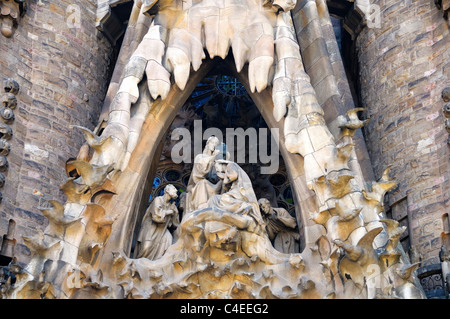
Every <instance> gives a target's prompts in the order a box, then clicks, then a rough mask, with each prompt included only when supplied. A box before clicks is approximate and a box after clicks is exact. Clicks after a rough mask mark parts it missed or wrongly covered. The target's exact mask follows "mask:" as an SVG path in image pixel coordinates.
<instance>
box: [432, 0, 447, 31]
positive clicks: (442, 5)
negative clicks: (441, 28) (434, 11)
mask: <svg viewBox="0 0 450 319" xmlns="http://www.w3.org/2000/svg"><path fill="white" fill-rule="evenodd" d="M434 4H435V5H436V7H437V8H438V9H439V10H441V11H442V12H443V13H444V14H443V18H444V19H445V20H446V21H447V24H449V25H450V20H449V11H450V0H434Z"/></svg>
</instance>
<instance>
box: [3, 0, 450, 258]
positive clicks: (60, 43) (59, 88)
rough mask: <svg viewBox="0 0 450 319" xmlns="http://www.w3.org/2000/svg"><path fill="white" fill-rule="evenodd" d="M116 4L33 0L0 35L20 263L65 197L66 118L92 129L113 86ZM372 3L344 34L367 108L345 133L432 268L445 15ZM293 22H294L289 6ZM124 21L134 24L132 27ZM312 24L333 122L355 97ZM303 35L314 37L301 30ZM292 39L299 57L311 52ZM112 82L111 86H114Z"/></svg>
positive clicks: (8, 225)
mask: <svg viewBox="0 0 450 319" xmlns="http://www.w3.org/2000/svg"><path fill="white" fill-rule="evenodd" d="M126 2H127V1H113V0H109V1H107V0H98V1H95V0H75V1H70V2H69V1H59V2H56V3H53V2H50V1H47V0H32V1H29V2H28V8H27V11H26V14H25V15H24V16H23V17H21V19H20V24H19V25H18V27H17V28H16V29H15V31H14V33H13V35H12V36H11V37H9V38H7V37H4V36H1V35H0V78H12V79H14V80H15V81H17V82H18V84H19V85H20V92H19V93H18V95H17V100H18V105H17V107H16V109H15V111H14V112H15V116H16V118H15V121H14V122H13V124H11V127H12V129H13V132H14V136H13V137H12V138H11V140H10V141H9V142H10V144H11V152H10V154H9V155H8V162H9V167H8V170H7V171H6V172H5V173H4V174H5V176H6V183H5V185H4V187H3V188H2V189H1V190H0V191H1V192H2V194H3V201H2V203H1V204H0V236H1V237H2V238H0V248H2V246H3V248H4V247H6V246H5V243H8V245H10V246H8V247H11V245H13V246H14V247H13V248H14V251H12V250H11V249H4V250H3V249H2V252H1V254H2V255H6V256H9V255H12V254H14V256H15V257H17V258H18V260H19V261H20V262H21V263H26V262H27V261H28V259H29V254H30V252H29V250H28V248H27V247H26V246H25V245H24V244H23V240H22V236H29V237H31V236H33V235H34V234H35V233H36V230H37V229H44V228H45V227H46V226H47V223H48V221H47V219H46V218H44V216H43V215H42V213H41V212H40V210H39V207H40V206H46V205H48V200H50V199H51V200H59V201H61V202H64V194H63V193H62V191H61V189H60V185H61V183H62V182H63V181H64V180H66V172H65V169H64V168H65V166H66V165H65V164H66V162H67V161H68V160H69V159H70V158H75V157H76V155H77V153H78V151H79V150H80V147H81V146H82V144H83V142H84V137H83V136H82V133H81V132H80V131H79V130H72V129H70V128H69V126H70V125H71V124H73V125H80V126H83V127H87V128H89V129H93V128H94V127H95V125H96V124H98V122H99V117H100V119H101V116H100V112H101V107H102V105H103V104H104V99H105V95H106V94H107V88H108V84H110V83H111V84H114V83H116V84H117V85H118V82H119V80H118V78H119V77H120V70H121V68H122V69H123V63H124V62H123V61H121V60H120V59H119V63H118V64H117V65H118V67H117V69H116V73H117V74H116V76H115V77H113V79H112V80H111V82H110V75H111V72H112V67H113V65H114V63H112V61H113V59H114V52H113V50H114V48H113V46H114V45H113V44H111V40H113V41H112V42H115V41H116V40H117V37H119V36H120V35H122V33H121V30H116V32H112V31H111V32H109V36H108V33H105V34H106V36H105V35H104V33H102V32H99V29H100V30H102V31H104V29H108V25H109V24H111V23H112V22H111V21H112V20H114V19H115V18H114V17H112V18H111V17H110V16H108V15H107V13H109V12H110V11H111V10H110V6H111V5H113V4H114V5H119V4H121V3H126ZM341 2H342V1H335V3H341ZM316 3H317V4H318V7H319V9H320V10H319V11H320V12H322V14H323V15H324V16H326V14H324V13H323V12H324V11H321V10H323V9H324V7H325V1H316ZM345 3H346V4H348V3H347V2H345ZM446 3H447V2H446ZM373 4H375V5H377V6H379V8H380V13H381V16H380V20H379V21H380V23H381V25H380V27H379V28H378V27H369V26H367V25H366V26H365V27H362V28H361V25H358V30H357V32H356V31H355V30H356V27H355V30H353V31H355V33H352V36H354V42H355V47H356V52H357V57H358V59H359V61H358V63H359V70H360V73H359V81H358V82H359V88H358V94H360V96H361V100H360V101H357V102H360V104H361V105H357V106H362V107H365V108H366V109H367V112H365V113H364V114H365V116H366V117H367V118H368V119H370V121H369V123H368V124H366V127H365V128H364V129H363V131H364V134H361V132H360V131H358V132H357V133H356V135H355V138H354V141H355V143H356V144H357V149H356V150H357V154H356V157H357V159H358V164H359V165H360V166H361V169H362V171H363V175H364V177H366V179H367V180H369V179H371V178H367V177H371V174H372V169H373V171H374V173H375V179H376V180H378V179H379V178H380V177H381V175H382V173H383V171H384V169H385V168H386V167H387V166H389V165H392V168H391V177H392V178H393V179H395V181H396V182H398V183H399V185H398V187H397V188H396V189H395V190H394V191H393V192H391V193H390V194H388V196H387V197H386V203H385V206H386V211H387V212H388V213H389V214H390V215H391V217H392V218H394V219H397V220H399V221H400V222H401V224H403V225H406V226H408V233H407V236H408V238H407V239H408V243H407V245H405V247H406V248H408V247H409V246H415V247H416V248H417V250H418V251H419V253H420V254H421V258H422V261H423V264H425V265H426V264H435V263H438V262H439V257H438V253H439V249H440V247H441V244H442V243H443V240H442V238H443V237H442V236H443V235H442V234H443V233H444V234H447V237H448V233H449V229H450V225H448V223H449V222H448V212H449V210H450V200H449V198H450V186H449V183H450V176H449V175H450V167H449V144H448V143H449V135H448V133H447V131H446V129H445V120H444V115H443V112H442V109H443V106H444V101H443V99H442V98H441V92H442V91H443V89H444V88H446V87H449V86H450V80H449V79H448V74H449V70H450V64H449V62H448V61H449V60H450V59H449V57H450V50H449V49H450V48H449V46H450V35H449V29H448V22H447V21H446V19H444V18H443V16H442V10H440V9H439V8H437V7H436V6H435V4H434V2H433V0H416V1H412V0H400V1H397V0H395V1H394V0H381V1H373ZM105 17H107V18H105ZM294 18H298V17H296V15H295V12H294ZM322 18H323V17H322ZM298 19H299V18H298ZM322 20H323V21H325V20H324V19H322ZM322 20H320V19H319V20H317V21H315V20H314V21H312V22H310V26H311V28H308V27H307V25H305V29H304V31H303V29H302V30H300V28H299V25H298V23H299V22H298V21H297V20H295V21H296V22H295V23H297V25H296V28H297V33H298V34H297V37H298V38H299V39H301V38H302V36H306V35H308V34H307V33H308V31H309V30H316V29H314V28H313V24H317V25H319V24H321V23H323V21H322ZM114 21H115V20H114ZM138 25H139V23H138ZM347 25H348V24H347ZM114 26H116V25H115V24H114ZM131 28H135V25H133V26H132V25H131V23H130V26H129V29H131ZM322 28H323V29H322V32H323V34H321V35H320V36H318V37H317V41H315V42H314V41H311V42H314V43H316V44H317V47H318V49H317V50H318V51H317V52H318V53H323V55H317V54H307V56H308V57H310V58H316V59H317V60H314V61H304V63H305V68H306V70H307V71H311V70H313V69H314V68H318V70H319V71H320V70H321V71H323V72H322V73H321V72H312V71H311V72H312V73H311V74H312V75H317V76H316V77H314V76H311V80H312V82H313V86H314V87H315V88H317V87H318V86H319V85H328V84H329V85H332V89H330V90H324V89H322V90H320V92H322V93H323V96H322V95H321V96H320V98H321V100H320V104H321V106H322V107H323V109H324V110H325V111H326V112H325V119H326V121H327V124H328V125H329V126H330V127H331V128H332V129H333V128H334V129H336V128H337V125H338V123H337V118H338V115H340V114H343V113H345V111H348V110H349V109H351V108H353V107H354V106H355V105H354V104H353V101H352V99H351V96H350V95H351V93H350V88H349V87H348V85H347V82H346V81H345V71H344V70H343V68H342V65H341V60H340V57H339V54H338V51H339V50H338V47H337V43H336V41H335V40H334V37H333V33H332V26H331V25H328V24H327V25H323V26H322ZM136 29H139V28H136ZM108 30H113V31H114V30H115V29H114V28H112V29H111V28H109V29H108ZM346 30H347V31H349V30H348V29H346ZM350 31H351V30H350ZM136 32H137V31H136ZM302 32H303V33H302ZM305 34H306V35H305ZM308 39H310V40H311V39H313V40H314V39H315V38H313V37H312V36H311V35H308ZM302 43H303V47H301V50H302V53H305V51H306V52H307V51H308V50H313V49H314V46H311V47H310V46H308V45H306V43H305V42H302ZM133 45H135V44H134V43H132V42H131V40H130V39H127V38H126V37H125V41H124V47H126V48H128V51H134V50H131V49H129V48H133ZM124 51H127V50H124ZM124 59H125V58H124ZM355 62H356V61H355ZM325 71H326V72H325ZM324 72H325V73H324ZM325 80H326V81H325ZM110 90H112V91H114V85H110ZM113 93H114V92H113ZM112 95H113V94H110V96H112ZM107 104H108V97H107V98H106V102H105V105H107ZM355 104H358V103H355ZM333 133H334V131H333ZM364 138H365V142H364ZM365 143H366V144H365ZM366 146H367V150H368V155H370V161H369V158H368V156H367V152H366ZM305 202H306V201H305ZM306 204H307V203H306ZM306 204H305V205H306ZM447 237H446V238H447ZM11 243H13V244H11ZM2 244H3V245H2ZM5 252H7V253H5ZM8 254H9V255H8Z"/></svg>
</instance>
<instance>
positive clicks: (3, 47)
mask: <svg viewBox="0 0 450 319" xmlns="http://www.w3.org/2000/svg"><path fill="white" fill-rule="evenodd" d="M96 14H97V1H94V0H71V1H67V0H63V1H48V0H29V1H28V10H27V12H26V14H25V16H24V17H23V18H22V19H21V20H20V22H19V25H18V28H17V29H16V31H15V33H14V35H13V36H12V37H11V38H6V37H4V36H1V35H0V78H1V79H3V78H13V79H15V80H16V81H17V82H18V84H19V85H20V92H19V94H18V95H17V99H18V106H17V108H16V109H15V110H14V111H15V120H14V123H13V124H12V125H11V127H12V129H13V131H14V136H13V138H12V139H11V140H10V142H11V152H10V154H9V155H8V157H7V158H8V161H9V168H8V170H7V172H6V173H5V175H6V184H5V186H4V188H3V189H1V192H2V193H3V201H2V203H1V204H0V236H3V235H4V234H6V232H7V227H8V224H9V221H10V220H11V219H12V220H14V221H15V225H16V226H15V229H14V234H13V236H14V238H15V239H16V240H17V243H16V245H15V256H16V257H17V258H18V259H19V261H20V262H26V261H27V255H28V254H29V251H28V249H27V248H26V247H25V246H24V245H23V241H22V236H30V235H33V234H34V233H35V231H36V228H37V227H39V228H42V229H43V228H44V227H45V226H46V223H47V219H46V218H44V217H43V216H42V214H41V212H40V211H39V209H38V207H39V206H43V205H46V202H47V200H49V199H57V200H60V201H61V202H64V201H65V198H64V195H63V193H62V192H61V191H60V185H61V184H62V183H63V181H64V180H65V178H66V175H65V162H66V161H67V160H68V159H69V158H73V157H76V155H77V153H78V150H79V148H80V147H81V145H82V143H83V142H84V138H83V136H82V134H81V133H80V132H79V131H77V130H72V129H70V128H69V125H70V124H75V125H82V126H85V127H89V128H90V129H93V128H94V127H95V125H96V124H97V121H98V117H99V113H100V109H101V106H102V101H103V99H104V96H105V94H106V89H107V83H108V80H109V74H110V67H111V66H110V59H111V55H112V48H111V45H110V43H109V41H108V40H107V39H106V38H105V37H104V36H103V35H102V34H100V33H99V32H98V31H97V30H96V28H95V21H96ZM0 246H1V241H0Z"/></svg>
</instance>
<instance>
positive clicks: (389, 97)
mask: <svg viewBox="0 0 450 319" xmlns="http://www.w3.org/2000/svg"><path fill="white" fill-rule="evenodd" d="M373 3H374V4H376V5H378V6H379V7H380V13H381V17H380V22H381V25H380V28H367V27H366V28H364V29H363V30H362V32H361V33H360V34H359V36H358V38H357V40H356V41H357V45H356V46H357V48H358V49H357V51H358V57H359V70H360V85H361V90H360V93H361V103H362V105H363V106H364V107H366V108H367V109H368V112H367V118H369V119H370V122H369V123H368V124H367V125H366V127H365V129H364V131H365V136H366V142H367V147H368V149H369V153H370V157H371V160H372V166H373V168H374V172H375V175H376V176H377V177H378V176H380V175H381V173H382V171H383V169H384V168H385V167H386V166H387V165H390V164H392V168H391V173H392V177H393V178H395V180H396V181H397V182H398V183H399V186H398V187H397V188H396V190H394V191H393V192H391V193H390V194H389V195H388V203H386V204H387V205H386V210H387V211H392V213H393V215H397V216H393V217H394V218H397V219H402V218H404V217H405V216H406V215H407V220H408V222H407V224H409V237H410V238H409V242H410V244H411V245H413V246H415V247H416V248H417V250H418V251H419V253H420V254H421V258H422V261H423V264H424V265H426V264H433V263H437V262H439V259H438V251H439V249H440V247H441V245H442V244H443V243H442V241H441V234H442V233H443V229H444V227H446V226H445V225H444V224H443V223H444V220H445V214H448V212H449V210H450V200H449V199H450V167H449V163H450V162H449V144H448V133H447V131H446V129H445V125H444V122H445V121H444V115H443V112H442V109H443V105H444V102H443V100H442V98H441V92H442V90H443V89H444V88H445V87H447V86H449V84H450V79H449V78H448V75H449V73H450V62H449V61H450V32H449V29H448V26H447V23H446V21H445V20H444V19H443V17H442V12H440V11H439V10H438V8H436V6H435V4H434V2H433V1H429V0H419V1H410V0H402V1H384V0H383V1H374V2H373ZM405 201H406V202H405ZM396 206H398V207H396ZM400 206H404V207H405V209H406V211H405V209H400ZM447 216H448V215H447Z"/></svg>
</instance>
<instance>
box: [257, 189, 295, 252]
mask: <svg viewBox="0 0 450 319" xmlns="http://www.w3.org/2000/svg"><path fill="white" fill-rule="evenodd" d="M258 204H259V207H260V208H261V213H262V215H263V219H264V222H265V223H266V230H267V233H268V235H269V238H270V240H271V241H272V242H273V246H274V248H275V249H276V250H278V251H280V252H283V253H285V254H293V253H298V251H299V245H298V240H299V239H300V235H299V234H298V233H297V232H295V231H294V229H295V227H296V226H297V222H296V220H295V218H294V217H292V216H291V215H290V214H289V212H288V211H287V210H285V209H284V208H275V207H272V205H271V204H270V201H269V200H268V199H267V198H261V199H260V200H258Z"/></svg>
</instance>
